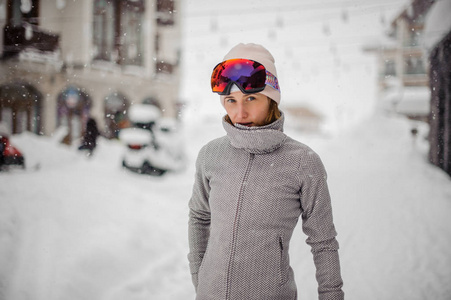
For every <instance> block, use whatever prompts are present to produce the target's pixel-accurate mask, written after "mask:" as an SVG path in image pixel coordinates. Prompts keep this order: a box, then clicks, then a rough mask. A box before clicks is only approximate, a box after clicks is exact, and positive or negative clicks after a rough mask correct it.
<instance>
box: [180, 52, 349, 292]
mask: <svg viewBox="0 0 451 300" xmlns="http://www.w3.org/2000/svg"><path fill="white" fill-rule="evenodd" d="M211 87H212V90H213V92H215V93H217V94H219V95H220V101H221V104H222V105H223V106H224V108H225V110H226V112H227V115H225V117H224V118H223V120H222V124H223V127H224V129H225V131H226V136H224V137H221V138H217V139H215V140H213V141H211V142H209V143H208V144H207V145H205V146H204V147H203V148H202V149H201V150H200V152H199V155H198V158H197V161H196V175H195V181H194V187H193V193H192V196H191V199H190V202H189V230H188V231H189V248H190V253H189V255H188V259H189V262H190V269H191V275H192V281H193V284H194V287H195V289H196V294H197V297H196V299H197V300H212V299H214V300H220V299H224V300H225V299H233V300H251V299H254V300H263V299H272V300H285V299H287V300H288V299H289V300H294V299H297V294H298V292H297V288H296V284H295V280H294V274H293V270H292V268H291V267H290V263H289V262H290V260H289V257H288V252H289V251H288V250H289V245H290V240H291V236H292V233H293V230H294V228H295V226H296V223H297V222H298V219H299V218H301V220H302V228H303V230H304V232H305V234H306V235H307V236H308V238H307V243H308V244H309V245H310V246H311V248H312V253H313V261H314V263H315V266H316V279H317V281H318V293H319V299H322V300H326V299H335V300H341V299H343V298H344V293H343V291H342V285H343V281H342V278H341V274H340V263H339V256H338V242H337V240H336V239H335V236H336V235H337V233H336V231H335V227H334V224H333V220H332V206H331V200H330V196H329V191H328V187H327V182H326V171H325V169H324V166H323V164H322V162H321V159H320V157H319V156H318V154H316V153H315V152H314V151H313V150H312V149H310V148H309V147H308V146H306V145H304V144H302V143H300V142H298V141H295V140H293V139H292V138H290V137H288V136H287V135H285V134H284V133H283V123H284V114H283V113H282V112H281V111H280V110H279V108H278V105H279V103H280V88H279V84H278V80H277V72H276V68H275V64H274V58H273V56H272V55H271V53H269V52H268V50H266V49H265V48H264V47H262V46H260V45H256V44H239V45H237V46H235V47H234V48H232V49H231V50H230V52H229V53H228V54H227V55H226V56H225V57H224V61H222V62H221V63H219V64H218V65H217V66H216V67H215V68H214V70H213V74H212V76H211ZM205 130H209V129H208V128H205ZM296 238H300V237H299V236H296ZM299 294H300V298H301V299H303V297H302V291H300V293H299Z"/></svg>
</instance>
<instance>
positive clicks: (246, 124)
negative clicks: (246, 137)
mask: <svg viewBox="0 0 451 300" xmlns="http://www.w3.org/2000/svg"><path fill="white" fill-rule="evenodd" d="M238 124H240V125H241V126H246V127H251V126H252V124H253V123H252V122H249V123H238Z"/></svg>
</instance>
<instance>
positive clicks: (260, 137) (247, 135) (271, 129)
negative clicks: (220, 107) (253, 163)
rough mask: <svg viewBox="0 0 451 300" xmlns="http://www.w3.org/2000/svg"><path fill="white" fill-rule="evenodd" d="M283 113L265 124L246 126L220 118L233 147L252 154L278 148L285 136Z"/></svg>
mask: <svg viewBox="0 0 451 300" xmlns="http://www.w3.org/2000/svg"><path fill="white" fill-rule="evenodd" d="M284 119H285V118H284V115H283V113H282V115H281V117H280V118H279V119H278V120H276V121H274V122H273V123H271V124H268V125H265V126H255V127H246V126H243V125H240V124H236V125H235V126H233V125H231V124H230V123H228V122H227V121H226V120H225V118H223V119H222V125H223V126H224V129H225V131H226V132H227V136H228V138H229V140H230V143H231V144H232V146H233V147H235V148H238V149H244V150H246V151H248V152H249V153H253V154H264V153H269V152H272V151H274V150H276V149H278V148H279V147H280V146H281V145H282V143H283V142H284V141H285V139H286V138H287V136H286V135H285V133H283V123H284Z"/></svg>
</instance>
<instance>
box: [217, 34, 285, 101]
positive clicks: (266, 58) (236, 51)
mask: <svg viewBox="0 0 451 300" xmlns="http://www.w3.org/2000/svg"><path fill="white" fill-rule="evenodd" d="M234 58H244V59H251V60H254V61H256V62H259V63H261V64H262V65H263V66H264V67H265V69H266V70H268V71H269V72H271V73H272V74H273V75H274V76H276V78H277V70H276V66H275V60H274V57H273V56H272V55H271V53H270V52H269V51H268V50H267V49H266V48H265V47H263V46H261V45H258V44H253V43H249V44H243V43H240V44H238V45H236V46H235V47H233V48H232V49H231V50H230V51H229V53H227V54H226V56H224V60H228V59H234ZM232 91H235V86H233V87H232ZM260 93H261V94H263V95H266V96H268V97H269V98H271V99H272V100H274V101H275V102H277V104H279V103H280V92H279V91H277V90H275V89H274V88H272V87H271V86H269V85H266V86H265V89H264V90H263V91H261V92H260ZM225 97H226V96H225V95H221V96H220V98H221V103H222V105H224V98H225Z"/></svg>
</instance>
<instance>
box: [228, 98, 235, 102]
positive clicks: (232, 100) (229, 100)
mask: <svg viewBox="0 0 451 300" xmlns="http://www.w3.org/2000/svg"><path fill="white" fill-rule="evenodd" d="M226 101H227V102H228V103H235V99H232V98H228V99H226Z"/></svg>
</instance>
